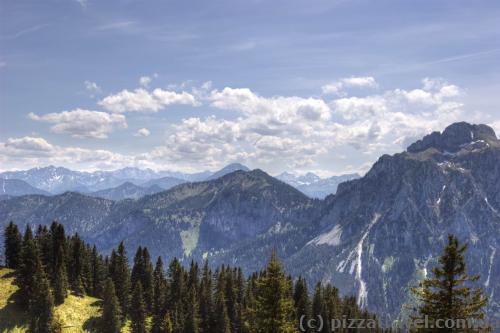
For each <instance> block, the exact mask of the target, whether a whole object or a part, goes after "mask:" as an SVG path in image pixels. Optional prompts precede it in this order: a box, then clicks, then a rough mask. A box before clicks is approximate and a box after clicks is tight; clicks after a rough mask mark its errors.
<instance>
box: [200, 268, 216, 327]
mask: <svg viewBox="0 0 500 333" xmlns="http://www.w3.org/2000/svg"><path fill="white" fill-rule="evenodd" d="M212 312H213V299H212V271H211V270H210V267H209V266H208V261H205V264H204V265H203V272H202V279H201V285H200V330H201V331H202V332H203V333H209V332H211V330H210V326H211V320H212Z"/></svg>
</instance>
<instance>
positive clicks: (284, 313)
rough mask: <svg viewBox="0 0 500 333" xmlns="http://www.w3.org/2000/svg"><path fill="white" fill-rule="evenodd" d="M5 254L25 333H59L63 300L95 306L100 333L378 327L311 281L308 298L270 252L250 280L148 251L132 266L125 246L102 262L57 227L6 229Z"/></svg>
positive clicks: (268, 332)
mask: <svg viewBox="0 0 500 333" xmlns="http://www.w3.org/2000/svg"><path fill="white" fill-rule="evenodd" d="M4 247H5V259H6V266H7V267H8V268H11V269H14V270H16V274H17V278H16V283H17V284H18V286H19V294H20V296H19V304H20V305H21V306H22V307H23V309H24V310H25V311H27V312H28V313H29V317H30V318H31V320H30V323H29V330H30V332H33V333H49V332H58V331H61V325H60V323H59V322H58V320H57V318H55V316H54V306H55V305H59V304H62V303H64V300H65V298H66V297H67V295H68V293H70V292H71V293H73V294H75V295H78V296H84V295H89V296H93V297H96V298H100V299H102V316H101V318H100V320H99V324H98V327H95V330H96V331H97V332H105V333H115V332H120V331H121V329H122V328H123V326H124V325H125V323H127V322H129V325H130V327H131V330H132V332H133V333H145V332H151V333H171V332H172V333H289V332H290V333H291V332H298V331H301V328H300V322H301V321H302V323H307V322H308V321H309V319H312V318H315V316H317V315H321V316H322V317H323V318H342V317H344V318H345V317H347V318H356V319H370V320H374V321H375V319H376V317H375V316H374V315H373V314H370V313H369V312H367V311H366V310H363V309H361V308H359V307H358V305H357V303H356V298H355V297H352V296H351V297H341V296H340V295H339V291H338V289H337V288H335V287H334V286H332V285H330V284H321V283H318V284H317V285H316V286H315V288H314V291H312V292H310V291H309V290H308V286H307V283H306V281H305V279H303V278H302V277H298V278H297V279H296V280H295V281H294V280H293V279H292V277H291V276H289V275H287V274H286V273H285V272H284V270H283V268H282V265H281V263H280V261H279V259H278V257H277V256H276V255H275V254H273V255H271V256H270V260H269V262H268V264H267V266H266V268H265V269H264V270H262V271H261V272H255V273H253V274H251V275H249V276H245V275H244V274H243V271H242V270H241V268H238V267H230V266H225V265H221V266H219V267H216V268H212V267H210V266H209V264H208V262H207V261H205V262H204V264H203V265H202V266H201V267H200V266H199V265H198V263H196V262H194V261H192V262H191V264H190V265H189V267H184V266H183V265H182V264H181V262H180V261H179V260H178V259H173V260H172V261H171V262H169V263H168V265H164V263H163V261H162V258H161V257H158V258H157V259H156V260H155V262H154V264H153V262H152V259H151V256H150V254H149V251H148V249H147V248H146V247H139V248H138V249H137V251H136V253H135V256H134V258H133V261H132V262H131V264H130V263H129V258H128V256H127V252H126V250H125V246H124V244H123V242H121V243H120V244H119V245H118V247H117V248H116V249H114V250H112V252H111V254H110V255H108V256H103V255H102V254H100V253H99V252H98V251H97V249H96V247H95V246H90V245H89V244H87V243H86V242H84V241H83V240H82V239H81V238H80V237H79V236H78V234H74V235H71V236H68V235H66V233H65V230H64V227H63V225H62V224H59V223H57V222H53V223H52V224H51V225H50V227H47V226H39V227H38V228H37V229H36V231H35V232H34V233H33V231H32V229H31V227H30V226H27V227H26V229H25V230H24V234H21V232H20V230H19V229H18V227H17V225H16V224H14V223H10V224H9V225H8V226H7V227H6V229H5V246H4ZM329 325H330V323H329V322H328V321H325V325H324V327H323V330H322V332H331V331H332V330H331V328H330V327H329ZM303 328H304V330H305V331H307V332H312V331H313V330H312V329H311V328H310V327H307V325H306V324H303ZM314 331H316V330H314ZM345 331H350V330H345ZM369 331H373V332H377V331H379V329H378V327H375V328H372V329H370V330H369Z"/></svg>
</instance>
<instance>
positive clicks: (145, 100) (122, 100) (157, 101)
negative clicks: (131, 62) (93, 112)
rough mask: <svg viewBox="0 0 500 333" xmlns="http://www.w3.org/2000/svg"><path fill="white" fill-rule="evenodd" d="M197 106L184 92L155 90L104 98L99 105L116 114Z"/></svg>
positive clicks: (118, 94)
mask: <svg viewBox="0 0 500 333" xmlns="http://www.w3.org/2000/svg"><path fill="white" fill-rule="evenodd" d="M175 104H177V105H191V106H198V105H199V102H198V101H197V100H196V98H195V97H194V96H193V95H192V94H190V93H187V92H185V91H183V92H181V93H178V92H175V91H168V90H163V89H160V88H157V89H155V90H153V91H152V92H149V91H147V90H145V89H143V88H139V89H135V90H134V91H128V90H126V89H125V90H122V91H121V92H119V93H117V94H115V95H110V96H107V97H105V98H104V99H102V100H101V101H100V102H99V105H101V106H102V107H104V108H105V109H106V110H109V111H111V112H116V113H124V112H158V111H160V110H163V109H164V108H166V107H167V106H170V105H175Z"/></svg>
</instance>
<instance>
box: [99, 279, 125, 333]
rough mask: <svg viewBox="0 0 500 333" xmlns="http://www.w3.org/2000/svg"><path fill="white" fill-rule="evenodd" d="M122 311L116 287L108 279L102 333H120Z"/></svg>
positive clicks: (104, 299) (105, 289) (101, 324)
mask: <svg viewBox="0 0 500 333" xmlns="http://www.w3.org/2000/svg"><path fill="white" fill-rule="evenodd" d="M121 317H122V316H121V309H120V305H119V303H118V298H117V297H116V292H115V285H114V283H113V280H112V279H111V278H108V279H107V280H106V283H105V287H104V298H103V309H102V317H101V323H100V328H101V332H102V333H119V332H120V329H121V325H122V321H121Z"/></svg>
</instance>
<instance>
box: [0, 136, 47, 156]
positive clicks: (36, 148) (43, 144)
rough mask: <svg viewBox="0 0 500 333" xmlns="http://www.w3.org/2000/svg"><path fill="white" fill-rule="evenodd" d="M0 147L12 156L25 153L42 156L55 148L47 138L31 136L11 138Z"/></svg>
mask: <svg viewBox="0 0 500 333" xmlns="http://www.w3.org/2000/svg"><path fill="white" fill-rule="evenodd" d="M0 147H1V148H2V150H3V152H4V153H5V154H7V155H12V156H17V155H23V154H32V155H35V156H41V155H46V154H48V153H50V152H51V151H52V150H53V149H54V146H52V145H51V144H50V143H48V142H47V141H46V140H45V139H43V138H38V137H31V136H25V137H22V138H9V139H7V142H4V143H1V145H0Z"/></svg>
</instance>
